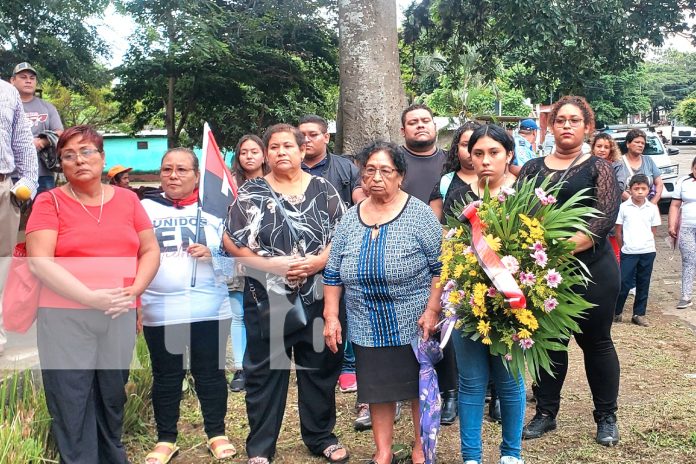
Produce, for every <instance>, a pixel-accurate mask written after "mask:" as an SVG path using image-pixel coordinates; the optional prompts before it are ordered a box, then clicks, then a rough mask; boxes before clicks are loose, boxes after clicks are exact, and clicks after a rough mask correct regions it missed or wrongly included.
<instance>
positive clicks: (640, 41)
mask: <svg viewBox="0 0 696 464" xmlns="http://www.w3.org/2000/svg"><path fill="white" fill-rule="evenodd" d="M695 8H696V0H662V1H661V2H660V3H659V5H657V4H654V3H652V2H644V1H642V0H560V1H559V0H538V1H536V2H535V3H534V4H533V6H531V5H530V4H528V3H523V2H520V1H518V0H477V1H469V0H422V1H420V2H418V3H415V4H413V5H412V6H411V7H410V8H409V9H408V10H407V12H406V15H407V20H406V22H405V24H404V40H405V41H406V42H407V43H408V44H415V45H416V48H417V49H420V50H423V51H424V52H432V51H433V50H435V49H438V50H439V51H440V52H441V53H443V54H444V55H445V56H446V57H447V58H448V59H449V60H450V63H451V66H452V69H451V70H452V71H453V72H456V66H457V65H458V62H457V57H458V56H459V55H460V54H461V51H462V50H463V48H464V47H465V46H466V45H467V44H472V43H476V44H477V45H478V46H479V50H481V57H480V59H479V61H478V63H477V71H478V72H480V73H482V74H484V75H489V76H490V75H491V74H492V73H493V72H494V71H495V69H496V66H495V64H496V63H500V62H502V64H503V65H504V66H505V67H506V68H511V67H513V66H516V69H517V71H518V75H517V76H516V78H515V82H516V84H517V85H518V86H519V87H521V88H523V89H524V90H525V93H526V94H527V95H529V96H531V97H533V99H534V100H536V101H546V100H548V99H549V97H552V96H554V95H558V94H560V93H576V92H580V91H581V90H582V89H583V85H584V83H585V82H587V81H588V80H591V79H597V78H599V77H600V76H601V75H604V74H616V73H618V72H620V71H623V70H633V69H635V68H636V66H637V65H638V64H640V62H641V61H642V58H643V56H644V55H645V53H646V52H647V51H648V50H649V48H650V47H651V46H660V45H662V44H663V42H664V38H665V37H666V36H667V35H668V34H671V33H688V32H691V30H690V26H689V24H688V23H687V22H686V21H685V17H684V15H685V14H686V13H689V12H693V11H694V9H695ZM491 77H494V76H491Z"/></svg>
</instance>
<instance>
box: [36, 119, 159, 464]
mask: <svg viewBox="0 0 696 464" xmlns="http://www.w3.org/2000/svg"><path fill="white" fill-rule="evenodd" d="M56 149H57V152H58V156H59V159H60V165H61V167H62V169H63V173H64V174H65V178H66V179H67V181H68V183H67V184H65V185H63V186H61V187H58V188H54V189H52V190H50V191H48V192H45V193H42V194H41V195H39V196H38V197H37V199H36V201H35V202H34V207H33V212H32V214H31V216H30V217H29V221H28V223H27V229H26V237H27V253H28V255H29V257H31V258H33V259H32V261H31V262H30V266H31V269H32V271H33V272H34V274H35V275H36V276H37V277H38V278H39V279H40V280H41V283H42V289H41V295H40V300H39V310H38V316H37V322H36V327H37V343H38V349H39V360H40V362H41V373H42V377H43V385H44V390H45V392H46V404H47V406H48V411H49V413H50V414H51V418H52V423H51V431H52V437H53V439H54V440H55V442H56V444H57V446H58V452H59V453H60V461H61V462H63V463H66V464H77V463H86V462H94V463H96V462H110V463H121V464H126V463H128V462H129V461H128V457H127V456H126V451H125V448H124V446H123V443H121V434H122V431H123V408H124V405H125V403H126V394H125V388H124V387H125V384H126V382H127V380H128V369H129V367H130V362H131V358H132V356H133V347H134V344H135V323H136V311H135V299H136V297H138V296H139V295H140V294H142V293H143V292H144V291H145V288H146V287H147V286H148V284H149V283H150V281H151V280H152V278H153V277H154V276H155V273H156V272H157V268H158V266H159V247H158V246H157V240H156V239H155V234H154V232H153V230H152V223H151V222H150V220H149V219H148V217H147V214H146V213H145V211H144V210H143V208H142V206H141V205H140V202H139V201H138V198H137V196H136V195H135V194H134V193H133V192H130V191H128V190H125V189H120V188H115V187H113V186H111V185H106V184H103V183H102V182H101V174H102V171H103V170H104V163H105V159H104V141H103V138H102V136H101V135H100V134H99V133H97V131H95V130H94V129H93V128H91V127H89V126H76V127H71V128H69V129H67V130H66V131H65V132H63V134H62V135H61V137H60V139H59V140H58V144H57V147H56Z"/></svg>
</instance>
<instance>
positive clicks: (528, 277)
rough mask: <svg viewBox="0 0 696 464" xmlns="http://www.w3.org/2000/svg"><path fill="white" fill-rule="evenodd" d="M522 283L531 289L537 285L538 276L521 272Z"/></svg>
mask: <svg viewBox="0 0 696 464" xmlns="http://www.w3.org/2000/svg"><path fill="white" fill-rule="evenodd" d="M520 283H521V284H522V285H526V286H528V287H531V286H532V285H534V284H535V283H536V276H535V275H534V274H533V273H531V272H520Z"/></svg>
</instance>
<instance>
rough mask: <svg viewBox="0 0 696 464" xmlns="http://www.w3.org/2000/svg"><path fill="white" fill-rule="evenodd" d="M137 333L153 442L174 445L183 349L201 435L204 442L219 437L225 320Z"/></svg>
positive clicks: (224, 407)
mask: <svg viewBox="0 0 696 464" xmlns="http://www.w3.org/2000/svg"><path fill="white" fill-rule="evenodd" d="M143 332H144V334H145V341H147V346H148V348H149V350H150V359H151V360H152V376H153V384H152V407H153V409H154V411H155V422H156V423H157V437H158V439H157V441H166V442H171V443H174V442H176V438H177V427H176V424H177V422H178V421H179V409H180V403H181V384H182V382H183V380H184V376H185V375H186V359H185V356H184V355H185V354H186V351H187V349H188V355H189V359H190V370H191V375H193V380H194V381H195V388H196V395H197V396H198V401H199V402H200V404H201V412H202V413H203V426H204V429H205V433H206V435H207V436H208V438H212V437H215V436H218V435H224V434H225V414H226V413H227V381H226V379H225V349H226V344H227V338H228V337H229V335H230V320H229V319H225V320H222V321H204V322H193V323H191V324H174V325H167V326H160V327H147V326H146V327H144V328H143Z"/></svg>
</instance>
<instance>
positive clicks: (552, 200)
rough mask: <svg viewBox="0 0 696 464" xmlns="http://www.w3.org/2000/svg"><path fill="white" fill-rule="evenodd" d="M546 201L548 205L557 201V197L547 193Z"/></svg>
mask: <svg viewBox="0 0 696 464" xmlns="http://www.w3.org/2000/svg"><path fill="white" fill-rule="evenodd" d="M546 202H547V203H546V204H547V205H553V204H554V203H556V197H554V196H553V195H546Z"/></svg>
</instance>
